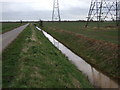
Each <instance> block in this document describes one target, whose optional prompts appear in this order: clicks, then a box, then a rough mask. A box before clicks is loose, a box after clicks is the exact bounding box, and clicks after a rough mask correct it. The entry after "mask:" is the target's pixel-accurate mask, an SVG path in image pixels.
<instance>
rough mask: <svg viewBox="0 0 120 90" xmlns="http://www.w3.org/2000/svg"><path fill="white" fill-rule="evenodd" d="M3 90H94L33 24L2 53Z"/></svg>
mask: <svg viewBox="0 0 120 90" xmlns="http://www.w3.org/2000/svg"><path fill="white" fill-rule="evenodd" d="M2 65H3V88H6V87H9V88H11V87H12V88H70V87H72V88H91V87H92V86H91V84H90V83H89V82H88V80H87V79H86V78H85V76H84V75H83V74H82V73H81V72H80V71H78V70H77V69H76V67H75V66H74V65H73V64H71V62H69V60H68V59H67V58H66V57H65V56H64V55H63V54H61V52H60V51H59V50H57V49H56V48H55V47H54V46H53V45H52V44H51V43H50V42H49V41H48V39H46V38H45V37H44V35H43V34H42V33H41V32H40V31H38V30H36V29H35V28H34V27H33V26H32V25H30V26H28V27H27V28H26V29H25V30H24V31H23V32H22V33H21V34H20V35H19V37H18V38H17V39H16V40H15V41H14V42H13V43H12V44H11V45H10V46H9V47H8V48H7V49H6V50H5V51H4V52H3V64H2Z"/></svg>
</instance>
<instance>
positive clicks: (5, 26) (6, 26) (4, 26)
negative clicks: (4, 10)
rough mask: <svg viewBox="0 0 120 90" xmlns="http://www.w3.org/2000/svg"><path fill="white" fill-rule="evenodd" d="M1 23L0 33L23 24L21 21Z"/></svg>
mask: <svg viewBox="0 0 120 90" xmlns="http://www.w3.org/2000/svg"><path fill="white" fill-rule="evenodd" d="M1 24H2V31H0V33H5V32H7V31H10V30H12V29H14V28H17V27H19V26H21V25H23V23H1Z"/></svg>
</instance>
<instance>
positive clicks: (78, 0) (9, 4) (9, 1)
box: [0, 0, 91, 20]
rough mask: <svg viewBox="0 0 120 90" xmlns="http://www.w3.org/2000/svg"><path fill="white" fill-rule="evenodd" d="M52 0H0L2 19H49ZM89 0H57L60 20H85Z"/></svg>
mask: <svg viewBox="0 0 120 90" xmlns="http://www.w3.org/2000/svg"><path fill="white" fill-rule="evenodd" d="M53 1H54V0H0V5H2V20H39V19H42V20H51V17H52V10H53ZM90 2H91V0H59V8H60V14H61V19H62V20H86V17H87V14H88V11H89V7H90Z"/></svg>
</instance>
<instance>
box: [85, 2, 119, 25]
mask: <svg viewBox="0 0 120 90" xmlns="http://www.w3.org/2000/svg"><path fill="white" fill-rule="evenodd" d="M117 3H118V2H117V0H92V1H91V5H90V9H89V13H88V17H87V23H86V27H87V26H88V24H89V22H90V21H97V22H102V21H106V20H112V21H117V16H118V15H117V14H118V13H117V11H118V9H117V7H118V6H117Z"/></svg>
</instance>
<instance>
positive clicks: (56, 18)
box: [52, 0, 61, 21]
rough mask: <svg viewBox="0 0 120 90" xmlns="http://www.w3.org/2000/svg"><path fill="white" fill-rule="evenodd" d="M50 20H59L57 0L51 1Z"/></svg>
mask: <svg viewBox="0 0 120 90" xmlns="http://www.w3.org/2000/svg"><path fill="white" fill-rule="evenodd" d="M52 21H61V18H60V10H59V2H58V0H54V2H53V13H52Z"/></svg>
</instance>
